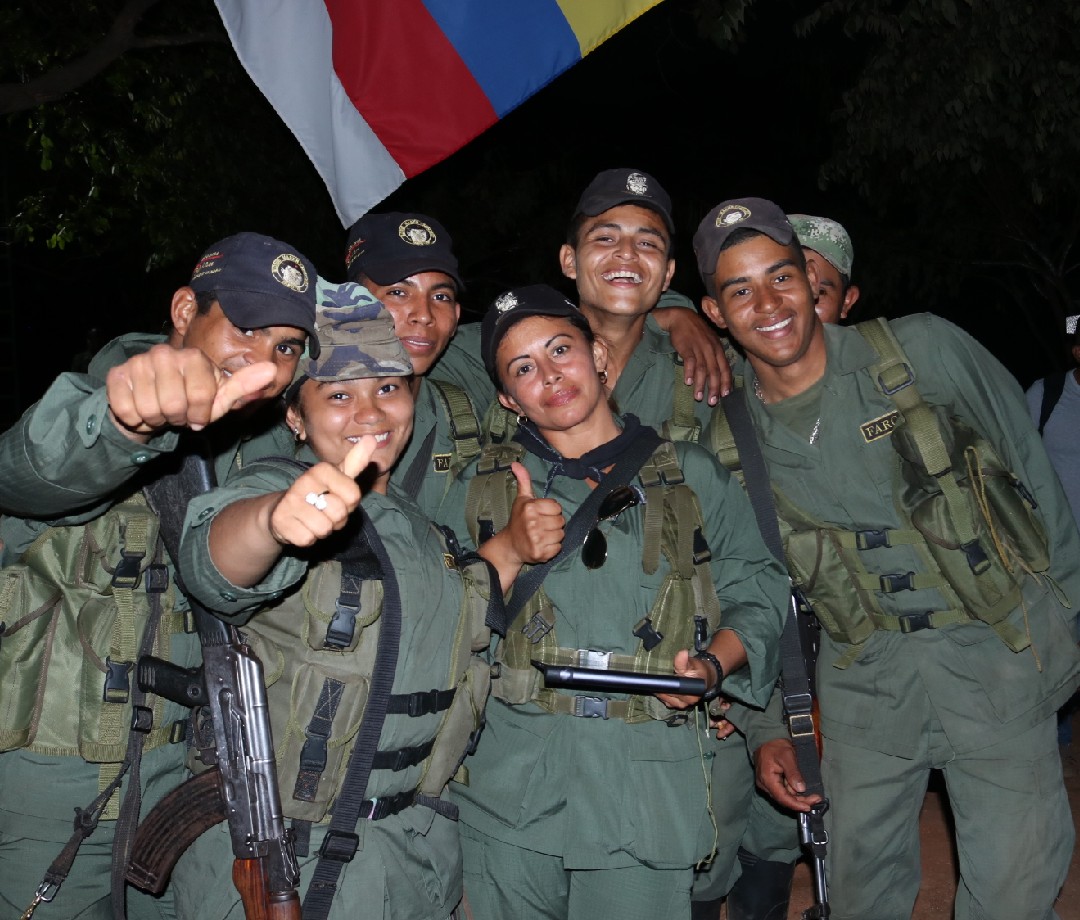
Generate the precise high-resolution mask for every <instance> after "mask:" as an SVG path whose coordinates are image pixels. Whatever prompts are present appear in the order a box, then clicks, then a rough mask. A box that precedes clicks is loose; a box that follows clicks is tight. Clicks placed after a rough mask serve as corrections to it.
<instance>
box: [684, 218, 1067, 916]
mask: <svg viewBox="0 0 1080 920" xmlns="http://www.w3.org/2000/svg"><path fill="white" fill-rule="evenodd" d="M694 249H695V252H696V255H697V259H698V267H699V270H700V271H701V275H702V279H703V281H704V283H705V286H706V289H707V291H708V296H707V297H706V298H705V300H704V304H703V305H704V308H705V310H706V312H707V313H708V314H709V315H710V317H711V318H712V319H713V320H714V321H715V322H716V323H717V324H718V325H719V326H721V327H722V328H724V329H727V330H728V332H729V333H730V334H731V335H732V337H733V338H734V339H735V340H736V341H737V342H738V343H739V345H740V346H741V347H742V348H743V350H744V351H745V353H746V355H747V367H746V386H745V387H744V393H745V394H747V402H748V404H749V408H750V414H751V417H752V419H753V423H754V428H755V429H756V431H757V436H758V438H759V440H760V442H761V445H762V451H763V453H764V458H765V461H766V465H767V468H768V475H769V479H770V481H771V485H772V490H773V493H774V495H775V497H776V502H777V509H778V516H779V520H780V526H781V532H782V535H783V539H784V545H785V553H786V556H787V560H788V565H789V569H790V571H791V573H792V577H793V579H794V580H795V582H796V583H797V584H798V585H799V586H800V587H801V588H802V589H803V591H804V592H805V593H806V595H807V596H808V597H809V599H810V601H811V602H812V603H813V606H814V609H815V611H816V613H817V615H818V618H819V619H820V620H821V622H822V626H823V635H822V639H821V650H820V655H819V658H818V673H817V686H818V692H819V695H820V703H821V733H822V736H823V758H822V774H823V779H824V783H825V789H826V791H827V793H828V796H829V799H830V801H831V803H832V804H831V807H830V809H829V811H828V812H827V814H826V822H827V825H828V830H829V863H828V865H829V880H830V894H831V898H832V916H833V917H834V918H836V920H856V918H857V920H865V918H868V917H873V918H875V920H901V918H904V920H907V918H908V917H910V916H911V910H912V906H913V904H914V902H915V898H916V895H917V894H918V888H919V853H918V849H919V820H918V819H919V809H920V807H921V804H922V801H923V797H924V793H925V790H926V783H927V777H928V775H929V771H930V770H931V769H940V770H941V771H942V772H943V774H944V777H945V781H946V784H947V787H948V791H949V796H950V800H951V803H952V807H953V813H954V815H955V818H956V839H957V847H958V853H959V862H960V885H959V890H958V892H957V898H956V908H955V913H956V917H957V918H958V920H974V918H1002V920H1004V918H1014V917H1027V918H1032V920H1035V918H1038V920H1045V918H1050V917H1054V916H1055V914H1054V912H1053V903H1054V900H1055V898H1056V896H1057V893H1058V891H1059V889H1060V886H1061V884H1062V882H1063V881H1064V878H1065V874H1066V871H1067V869H1068V865H1069V860H1070V854H1071V852H1072V846H1073V836H1074V832H1073V828H1072V821H1071V819H1070V816H1069V806H1068V801H1067V798H1066V796H1065V790H1064V786H1063V783H1062V777H1061V763H1060V760H1059V759H1058V757H1057V751H1056V744H1055V729H1054V713H1055V712H1056V710H1057V708H1058V707H1059V706H1060V705H1061V703H1062V702H1063V701H1064V700H1065V699H1067V698H1068V697H1069V695H1070V694H1071V693H1072V692H1073V690H1074V689H1075V688H1076V686H1077V685H1078V683H1080V654H1078V652H1077V647H1076V644H1075V641H1074V639H1073V636H1074V633H1073V630H1074V628H1075V622H1076V617H1077V613H1076V599H1077V598H1078V597H1080V568H1078V567H1077V565H1076V559H1077V558H1078V553H1080V536H1078V534H1077V531H1076V526H1075V523H1074V522H1073V520H1072V517H1071V514H1070V512H1069V509H1068V505H1067V502H1066V501H1065V498H1064V496H1063V494H1062V492H1061V488H1060V485H1059V483H1058V482H1057V480H1056V478H1055V477H1054V476H1053V474H1052V469H1051V467H1050V464H1049V462H1048V460H1047V457H1046V453H1045V451H1044V449H1043V447H1042V445H1041V443H1040V440H1039V439H1038V438H1037V437H1036V436H1035V433H1034V429H1033V427H1032V425H1031V421H1030V419H1029V418H1028V415H1027V412H1026V408H1025V406H1024V402H1023V397H1022V394H1021V392H1020V390H1019V388H1018V387H1017V385H1016V382H1015V380H1013V379H1012V377H1011V376H1010V375H1009V374H1008V372H1007V371H1006V370H1005V369H1004V368H1002V367H1001V365H1000V364H999V363H998V362H997V361H996V360H994V358H993V357H992V356H991V355H990V354H988V353H987V352H986V351H985V350H984V349H983V348H982V347H980V346H979V345H978V344H977V343H976V342H974V341H973V340H972V339H971V338H969V337H968V336H967V335H965V334H964V333H963V332H961V331H960V330H958V329H957V328H955V327H954V326H952V325H951V324H949V323H947V322H945V321H944V320H940V319H938V318H936V317H933V316H931V315H929V314H917V315H913V316H909V317H905V318H903V319H900V320H896V321H893V322H892V323H883V322H882V323H878V322H874V323H868V324H863V325H860V326H859V327H856V328H840V327H837V326H823V325H822V324H821V322H820V321H819V319H818V318H817V316H816V314H815V313H814V291H815V289H816V283H817V275H816V270H815V267H814V266H813V265H808V264H807V263H806V262H805V259H804V256H803V252H802V249H801V248H800V247H799V246H798V244H797V241H796V240H795V236H794V232H793V230H792V227H791V224H790V223H789V222H788V220H787V218H786V217H785V215H784V214H783V213H782V212H781V211H780V209H779V208H777V207H776V205H775V204H773V203H772V202H769V201H765V200H762V199H742V200H737V201H729V202H725V203H723V204H721V205H719V206H717V207H716V208H714V209H713V210H712V211H710V213H709V214H708V215H707V216H706V217H705V219H704V220H703V221H702V222H701V224H700V226H699V228H698V231H697V234H696V235H695V238H694ZM714 422H715V420H714ZM733 712H734V710H733ZM731 717H732V718H733V719H743V723H741V724H744V725H745V727H746V728H747V730H748V731H749V732H750V735H751V738H750V745H751V748H752V749H754V750H755V752H756V753H755V757H756V762H757V770H758V781H759V783H761V784H762V785H763V786H764V787H765V788H766V789H767V790H768V791H769V792H770V794H771V795H773V796H774V798H776V799H777V801H778V802H780V803H781V804H782V805H785V806H786V807H789V808H793V809H797V810H806V809H807V808H808V807H809V801H808V800H807V799H803V798H801V797H800V796H799V795H798V793H799V792H800V791H802V790H804V789H805V785H804V783H803V781H802V778H801V777H800V775H799V773H798V769H797V767H796V765H795V761H794V756H793V752H792V747H791V743H790V741H789V740H787V739H786V737H784V736H783V729H782V726H778V723H777V722H776V721H770V720H766V719H763V718H761V717H757V718H755V717H753V716H751V715H747V716H746V717H745V718H744V717H743V716H736V715H732V716H731Z"/></svg>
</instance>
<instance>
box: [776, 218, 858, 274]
mask: <svg viewBox="0 0 1080 920" xmlns="http://www.w3.org/2000/svg"><path fill="white" fill-rule="evenodd" d="M788 220H790V221H791V226H792V227H794V228H795V235H796V236H797V237H798V238H799V243H800V244H801V245H802V247H803V248H804V249H813V250H814V252H819V253H821V255H823V256H824V257H825V258H826V259H828V260H829V262H830V263H831V264H832V267H833V268H835V269H836V270H837V271H838V272H840V274H841V275H843V276H844V277H846V278H848V279H849V280H850V278H851V266H852V264H853V263H854V261H855V250H854V249H853V248H852V245H851V237H850V236H848V232H847V230H845V229H844V227H843V224H839V223H837V222H836V221H835V220H829V218H827V217H812V216H811V215H809V214H789V215H788Z"/></svg>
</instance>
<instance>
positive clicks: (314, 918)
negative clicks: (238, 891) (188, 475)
mask: <svg viewBox="0 0 1080 920" xmlns="http://www.w3.org/2000/svg"><path fill="white" fill-rule="evenodd" d="M361 533H362V535H363V537H364V538H366V540H367V544H368V548H369V549H370V551H371V552H372V553H373V554H374V556H375V558H376V559H377V560H378V562H379V565H380V567H381V568H382V577H383V610H382V617H381V623H380V629H379V641H378V646H377V648H376V652H375V667H374V668H373V670H372V674H371V683H370V684H369V687H368V699H367V704H366V705H365V707H364V715H363V718H362V719H361V720H360V730H359V731H358V732H357V736H356V743H355V745H354V746H353V750H352V753H351V754H350V755H349V765H348V768H347V770H346V773H345V778H344V780H343V782H342V785H341V791H340V793H339V795H338V799H337V802H336V804H335V805H334V815H333V817H332V818H331V820H330V828H329V830H328V831H327V833H326V838H325V839H324V841H323V845H322V847H321V848H320V851H319V862H318V864H317V865H316V866H315V875H314V877H313V878H312V880H311V884H310V885H309V886H308V890H307V894H306V895H305V896H304V905H303V917H304V920H326V917H327V916H328V915H329V913H330V907H331V905H332V904H333V901H334V894H335V893H336V892H337V882H338V877H339V876H340V875H341V869H342V866H344V864H345V863H346V862H348V861H349V860H351V859H352V857H353V855H354V854H355V852H356V848H355V846H353V847H352V849H351V852H348V851H346V852H343V853H339V852H337V851H336V850H335V842H336V841H339V840H346V841H349V840H355V839H356V836H357V835H356V825H357V822H358V821H359V820H360V818H361V815H362V810H363V807H364V793H365V792H366V791H367V785H368V779H369V778H370V776H371V769H372V762H373V760H374V757H375V752H376V751H377V750H378V748H379V737H380V736H381V735H382V729H383V723H384V722H385V721H386V708H387V702H388V701H389V699H390V690H391V688H392V687H393V684H394V674H395V672H396V671H397V662H398V652H399V646H400V643H401V593H400V591H399V590H398V582H397V574H396V573H395V571H394V567H393V565H392V564H391V562H390V557H389V556H388V555H387V552H386V547H384V546H383V543H382V540H381V539H380V538H379V535H378V533H377V532H376V530H375V527H374V525H373V524H372V523H371V520H370V518H368V516H367V515H366V514H365V515H364V516H363V521H362V525H361Z"/></svg>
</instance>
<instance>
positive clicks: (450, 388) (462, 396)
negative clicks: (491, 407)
mask: <svg viewBox="0 0 1080 920" xmlns="http://www.w3.org/2000/svg"><path fill="white" fill-rule="evenodd" d="M429 380H430V378H429ZM430 383H431V385H432V387H433V388H434V390H435V392H436V393H437V394H438V396H439V399H440V400H441V401H442V404H443V408H444V409H445V411H446V418H447V420H448V421H449V422H450V437H451V438H453V440H454V453H455V454H456V456H455V458H454V461H455V463H457V464H460V465H461V466H464V465H465V464H466V463H468V462H469V461H470V460H472V458H473V457H475V456H476V455H477V454H479V453H480V423H479V422H478V421H477V420H476V411H475V410H474V409H473V404H472V401H471V400H470V399H469V396H468V394H467V393H466V392H465V391H464V390H463V389H462V388H461V387H459V386H458V385H457V384H455V383H448V382H447V381H445V380H430ZM429 453H430V451H429Z"/></svg>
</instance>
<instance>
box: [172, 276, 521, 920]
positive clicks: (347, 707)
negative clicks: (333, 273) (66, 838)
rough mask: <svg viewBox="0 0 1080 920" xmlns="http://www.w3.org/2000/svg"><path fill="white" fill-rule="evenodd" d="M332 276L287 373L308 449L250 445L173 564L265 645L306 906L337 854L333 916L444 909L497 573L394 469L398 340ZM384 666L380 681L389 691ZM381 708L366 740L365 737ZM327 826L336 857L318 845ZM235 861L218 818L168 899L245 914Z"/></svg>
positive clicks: (401, 383)
mask: <svg viewBox="0 0 1080 920" xmlns="http://www.w3.org/2000/svg"><path fill="white" fill-rule="evenodd" d="M330 293H331V295H332V296H329V301H330V302H331V303H336V304H337V305H336V306H331V307H328V308H324V309H321V315H320V317H319V340H320V344H321V349H322V350H321V352H320V355H319V358H318V359H317V360H316V359H307V358H306V359H304V360H303V361H302V362H301V371H302V372H303V374H302V376H301V377H300V378H299V380H298V381H297V382H295V383H294V384H293V386H292V387H291V389H290V391H289V405H288V411H287V420H288V423H289V425H290V427H291V428H292V430H293V433H294V435H295V437H296V439H297V441H298V442H299V449H298V456H299V458H300V460H303V461H306V462H304V463H297V462H295V461H292V460H289V459H285V458H282V459H281V460H280V461H278V460H271V461H266V462H260V463H258V464H253V465H251V466H250V467H248V468H247V469H246V470H245V471H244V472H243V473H242V474H241V475H240V476H239V477H237V479H236V480H235V482H233V481H230V483H229V485H228V487H226V488H222V489H218V490H216V491H214V492H212V493H208V494H207V495H205V496H201V497H199V498H198V499H196V500H195V501H194V502H192V506H191V508H190V509H189V512H188V519H187V527H186V528H185V530H186V533H185V538H184V542H183V548H182V553H181V554H182V557H183V560H184V563H183V564H184V573H185V581H186V582H187V584H188V586H189V588H190V590H191V591H192V593H193V594H195V595H196V596H197V597H198V598H199V599H200V600H201V601H202V602H203V603H204V604H205V605H206V606H208V607H210V608H211V609H213V610H215V611H216V612H217V613H218V615H219V616H221V617H222V618H223V619H227V620H229V621H231V622H236V623H242V624H244V633H245V634H246V635H247V636H248V638H249V640H250V642H251V645H252V647H253V648H254V650H255V652H256V653H257V654H258V656H259V657H260V658H261V659H262V661H263V663H264V667H265V674H266V681H267V688H268V689H267V693H268V701H269V708H270V717H271V724H272V730H273V740H274V748H275V759H276V762H277V769H278V778H279V782H280V786H281V797H282V805H283V811H284V814H285V817H286V818H287V819H288V820H289V821H290V823H291V826H292V827H293V829H294V830H295V832H296V839H297V856H298V861H299V866H300V872H301V881H300V886H299V893H300V896H301V897H302V898H303V899H304V900H305V916H308V915H309V913H308V909H309V904H310V901H311V897H312V895H311V891H314V890H316V889H320V890H322V891H323V892H325V891H326V890H327V887H326V884H325V883H326V874H327V873H329V874H330V875H331V876H333V878H332V881H331V884H336V886H337V888H336V893H333V897H332V903H331V904H330V909H329V916H330V917H331V918H338V917H340V918H344V917H357V916H364V917H379V918H393V920H447V918H448V917H451V916H454V915H456V914H455V911H456V908H457V904H458V902H459V901H460V899H461V856H460V848H459V844H458V835H457V826H456V824H455V821H454V819H455V818H456V809H455V808H454V806H453V805H452V804H450V803H449V802H448V801H446V800H445V799H444V798H441V793H442V792H443V790H444V788H445V785H446V783H447V781H448V780H449V778H450V777H451V776H452V775H453V774H454V772H455V770H456V768H457V767H458V765H459V763H460V762H461V760H462V759H463V757H464V755H465V750H466V748H467V746H468V744H469V742H470V736H471V734H472V733H473V732H474V731H475V730H476V729H477V728H478V726H479V722H480V715H481V712H482V709H483V705H484V700H485V698H486V696H487V689H488V671H489V669H488V665H487V663H486V662H484V661H482V660H480V659H479V658H477V657H475V655H474V650H483V649H486V648H487V646H488V644H489V640H490V632H489V628H488V627H489V624H490V625H496V626H497V627H498V626H499V625H500V622H499V621H498V620H497V619H496V618H495V617H497V616H500V615H501V591H500V590H498V587H497V586H496V590H495V591H494V600H495V606H494V607H493V608H491V607H489V601H490V599H491V598H492V593H493V592H492V590H491V584H490V577H491V571H490V569H489V568H488V566H487V564H486V563H485V562H483V561H482V560H480V559H479V558H478V557H477V556H475V555H470V556H466V555H464V554H462V553H461V551H460V549H459V548H458V547H457V544H456V540H455V539H454V538H453V535H452V534H450V533H449V532H446V533H444V532H442V531H440V530H439V529H436V528H435V527H434V525H432V524H431V523H430V522H429V521H428V520H426V519H425V518H424V517H423V516H422V515H421V514H420V512H419V510H418V509H417V508H416V506H415V505H414V504H412V503H411V502H410V501H408V500H407V499H405V498H403V497H402V496H401V495H400V494H398V493H397V492H396V489H395V487H394V486H393V485H391V484H390V482H389V480H390V472H391V470H392V468H393V466H394V464H395V462H396V461H397V460H398V458H399V457H400V455H401V453H402V451H403V450H404V448H405V446H406V444H407V443H408V439H409V436H410V434H411V431H412V414H413V398H412V393H411V390H410V387H409V377H410V375H411V372H412V369H411V365H410V363H409V359H408V355H407V354H406V353H405V351H404V350H403V348H402V346H401V344H400V343H399V342H398V339H397V338H396V336H395V334H394V326H393V322H392V320H391V319H390V317H389V314H387V313H386V311H385V310H383V309H382V307H381V306H380V305H379V303H378V302H377V301H375V300H374V298H372V297H370V295H368V294H367V292H366V291H365V290H364V289H363V288H362V287H360V286H359V285H353V284H349V285H342V286H341V288H340V289H337V290H336V291H331V292H330ZM394 633H399V638H397V640H396V641H391V640H388V639H387V638H386V637H388V636H391V635H393V634H394ZM387 668H389V671H387ZM380 682H381V686H383V687H388V688H389V689H390V690H391V692H390V694H389V698H388V700H386V702H385V710H383V711H380V709H381V707H380V706H379V705H378V704H376V703H375V702H374V701H375V700H376V699H377V698H378V699H381V700H384V699H386V698H385V697H384V696H382V695H381V694H377V693H376V689H375V688H376V685H377V684H380ZM380 718H381V719H382V720H383V722H382V727H381V733H379V734H376V736H375V737H377V738H378V743H377V748H376V747H374V746H373V748H372V749H370V750H369V749H367V748H365V747H364V746H363V745H362V744H357V739H358V738H361V739H362V738H364V737H366V734H365V733H366V732H367V731H368V729H366V728H365V726H369V725H370V724H372V723H369V722H368V721H367V720H370V719H380ZM374 724H376V725H377V724H378V723H377V722H376V723H374ZM365 757H370V758H371V763H370V764H369V765H368V768H369V769H370V777H369V779H368V780H367V783H366V786H363V787H362V788H360V789H359V790H357V789H356V788H355V786H356V785H360V784H359V783H357V784H353V785H351V786H350V787H349V788H350V792H351V793H352V794H357V792H358V793H359V796H360V797H361V798H362V799H363V800H364V801H363V805H362V806H361V807H360V820H359V823H356V822H354V823H353V825H352V826H339V821H340V820H341V816H340V815H335V814H334V813H335V810H340V811H344V809H343V808H341V803H342V801H343V799H342V793H343V791H344V788H345V786H346V783H347V782H348V781H347V780H346V779H345V777H346V773H347V771H348V769H349V765H350V762H351V761H352V760H353V759H357V758H359V759H360V760H361V762H362V760H363V758H365ZM336 807H337V808H336ZM332 820H333V822H334V823H333V825H331V821H332ZM328 831H329V833H328ZM327 841H331V843H330V846H332V848H333V850H334V853H335V856H336V858H335V859H323V858H322V857H321V855H320V850H321V849H323V848H324V842H327ZM346 845H347V846H346ZM345 849H347V850H352V851H353V852H352V855H351V856H350V855H349V854H348V853H346V852H344V850H345ZM231 866H232V859H231V852H230V845H229V840H228V834H227V830H226V827H225V825H220V826H218V827H215V828H213V829H212V830H211V831H209V832H207V833H206V834H204V835H203V836H202V837H201V838H199V840H198V841H197V842H196V843H195V845H194V846H193V848H192V850H191V851H190V852H189V853H188V854H187V855H186V856H185V857H184V858H183V859H182V860H181V862H180V864H179V865H178V866H177V871H176V873H175V874H174V879H173V884H174V886H175V887H176V893H177V905H178V910H179V913H180V915H181V916H182V917H191V918H195V917H197V918H199V920H212V918H225V917H230V918H239V917H242V916H243V915H244V911H243V907H242V905H241V904H240V898H239V895H238V893H237V891H236V890H235V889H234V887H233V883H232V881H231V877H230V873H231ZM335 870H336V871H335ZM338 872H339V873H340V874H337V873H338ZM316 873H318V874H317V877H318V879H319V880H320V884H318V885H315V886H312V885H311V881H312V878H313V876H315V875H316ZM309 889H310V890H309ZM329 890H330V891H331V892H333V891H334V889H333V888H332V887H331V888H330V889H329ZM328 897H329V896H328Z"/></svg>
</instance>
